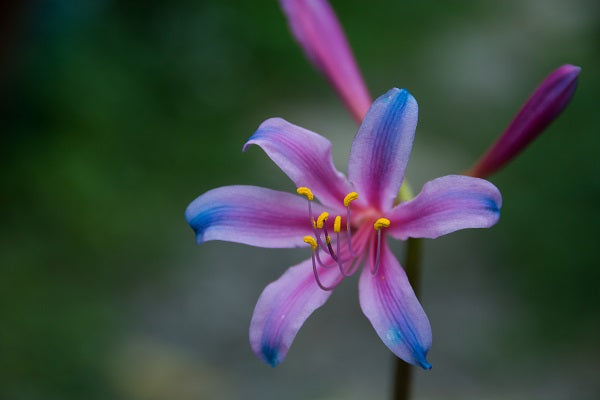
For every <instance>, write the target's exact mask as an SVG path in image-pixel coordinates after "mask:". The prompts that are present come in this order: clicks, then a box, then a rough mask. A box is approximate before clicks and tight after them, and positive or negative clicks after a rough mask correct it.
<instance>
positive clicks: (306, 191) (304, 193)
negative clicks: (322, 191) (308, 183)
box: [296, 186, 315, 201]
mask: <svg viewBox="0 0 600 400" xmlns="http://www.w3.org/2000/svg"><path fill="white" fill-rule="evenodd" d="M296 193H298V194H299V195H301V196H305V197H306V198H307V199H308V200H309V201H312V200H313V199H314V198H315V196H313V193H312V192H311V190H310V189H309V188H307V187H304V186H302V187H299V188H298V189H296Z"/></svg>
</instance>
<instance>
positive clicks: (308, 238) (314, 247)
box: [304, 236, 317, 250]
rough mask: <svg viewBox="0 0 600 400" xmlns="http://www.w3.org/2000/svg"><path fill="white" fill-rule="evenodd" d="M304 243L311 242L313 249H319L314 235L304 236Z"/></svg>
mask: <svg viewBox="0 0 600 400" xmlns="http://www.w3.org/2000/svg"><path fill="white" fill-rule="evenodd" d="M304 243H308V244H310V247H312V249H313V250H316V249H317V241H316V240H315V239H314V238H313V237H312V236H304Z"/></svg>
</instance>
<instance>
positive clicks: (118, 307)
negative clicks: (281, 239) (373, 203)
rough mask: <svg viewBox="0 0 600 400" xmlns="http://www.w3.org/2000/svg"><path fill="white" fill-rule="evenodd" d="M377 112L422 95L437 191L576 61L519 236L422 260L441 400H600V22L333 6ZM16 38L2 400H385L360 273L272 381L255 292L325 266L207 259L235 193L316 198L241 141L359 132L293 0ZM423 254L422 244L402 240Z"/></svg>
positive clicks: (339, 152) (279, 253)
mask: <svg viewBox="0 0 600 400" xmlns="http://www.w3.org/2000/svg"><path fill="white" fill-rule="evenodd" d="M332 4H333V6H334V8H335V9H336V11H337V13H338V15H339V17H340V19H341V21H342V23H343V25H344V27H345V30H346V32H347V35H348V37H349V40H350V42H351V44H352V46H353V48H354V51H355V55H356V57H357V59H358V63H359V65H360V67H361V69H362V71H363V74H364V76H365V79H366V81H367V84H368V85H369V88H370V90H371V92H372V94H373V95H374V96H378V95H380V94H382V93H384V92H385V91H387V90H388V89H389V88H391V87H393V86H397V87H405V88H407V89H408V90H409V91H410V92H411V93H412V94H413V95H414V96H415V97H416V99H417V100H418V102H419V113H420V121H419V126H418V128H417V135H416V139H415V145H414V149H413V154H412V157H411V162H410V163H409V166H408V171H407V173H408V177H409V179H410V180H411V182H412V184H413V186H415V188H416V189H418V188H420V187H421V185H422V184H423V183H424V182H425V181H427V180H429V179H433V178H435V177H437V176H441V175H445V174H449V173H458V172H461V171H463V170H465V169H466V168H468V167H469V166H470V165H471V164H472V163H473V162H474V160H476V159H477V158H478V157H479V156H480V155H481V153H482V152H483V150H485V149H486V148H487V146H488V145H489V144H490V143H491V142H492V141H493V139H494V138H495V137H496V136H497V135H498V134H499V133H500V132H501V131H502V130H503V129H504V128H505V126H506V125H507V124H508V122H509V121H510V119H511V118H512V116H513V115H514V113H515V112H516V111H517V110H518V108H519V107H520V105H521V104H522V103H523V102H524V100H525V99H526V98H527V97H528V95H529V94H530V92H531V91H532V90H533V89H534V88H535V87H536V85H537V84H538V83H539V82H541V80H542V79H543V78H544V77H545V76H546V75H547V74H548V73H550V72H551V71H552V70H553V69H555V68H556V67H558V66H560V65H562V64H565V63H572V64H575V65H579V66H581V67H582V68H583V69H582V73H581V75H580V81H579V87H578V90H577V92H576V93H575V96H574V98H573V101H572V103H571V104H570V105H569V107H568V108H567V110H566V111H565V112H564V114H563V115H562V116H561V117H560V118H559V119H558V120H557V121H556V122H555V123H554V124H553V125H552V126H551V127H550V128H549V129H548V130H547V132H546V133H545V134H544V135H543V136H542V137H540V138H539V139H538V140H537V141H536V142H535V143H534V144H533V145H532V146H531V147H530V148H528V149H527V150H526V151H525V152H524V153H523V154H522V155H521V156H520V157H519V158H518V159H517V160H516V161H514V162H513V163H512V164H511V165H510V166H509V167H508V168H506V169H505V170H503V171H502V172H500V173H498V174H497V175H495V176H494V177H492V179H491V180H492V181H493V182H494V183H495V184H496V185H497V186H498V187H499V188H500V190H501V191H502V194H503V199H504V205H503V208H502V217H501V220H500V223H499V224H498V225H497V226H495V227H494V228H493V229H491V230H474V231H464V232H458V233H456V234H453V235H450V236H448V237H444V238H441V239H438V240H435V241H427V242H426V243H425V256H424V271H423V274H424V275H423V282H422V301H423V305H424V307H425V309H426V311H427V313H428V315H429V318H430V320H431V324H432V327H433V335H434V344H433V347H432V349H431V352H430V355H429V360H430V362H431V363H432V364H433V366H434V368H433V370H431V371H429V372H423V371H418V372H417V375H416V388H415V397H416V398H423V399H425V398H426V399H481V398H485V399H509V398H510V399H566V398H573V399H597V398H598V396H599V395H600V384H599V382H598V379H597V378H598V374H599V373H600V363H599V361H598V360H599V357H600V348H599V346H598V344H599V343H598V337H599V326H600V309H599V305H600V294H599V293H600V289H599V283H600V272H599V271H600V269H599V262H598V255H597V254H598V239H599V236H600V235H599V233H600V228H599V227H600V207H599V206H598V201H599V198H600V177H599V176H600V168H599V164H598V149H599V145H600V136H599V135H598V133H599V129H598V128H599V126H600V123H599V122H600V121H599V119H600V118H599V115H600V114H599V113H598V92H599V90H600V82H599V78H598V70H599V68H600V54H599V51H598V49H600V43H599V42H600V41H599V39H598V38H599V37H600V29H599V28H600V24H599V19H600V18H599V5H598V2H596V1H593V0H571V1H566V0H563V1H561V0H509V1H502V2H499V1H474V0H473V1H433V0H421V1H415V0H407V1H385V2H384V1H382V2H377V3H369V4H370V5H369V6H366V5H365V4H366V3H364V2H362V1H349V2H343V1H332ZM3 7H4V11H3V13H2V17H1V19H2V23H1V28H2V29H0V35H1V38H0V43H1V46H2V47H1V49H0V57H2V58H1V64H0V117H1V119H0V123H1V125H0V126H1V127H2V128H1V133H2V134H1V138H0V183H1V186H2V189H1V193H2V196H1V197H0V217H1V221H2V222H1V223H0V267H1V276H0V317H1V320H0V321H1V322H0V398H2V399H15V400H25V399H27V400H29V399H31V400H33V399H45V400H53V399H134V400H135V399H140V400H146V399H199V398H201V399H215V398H216V399H220V398H223V399H241V398H245V399H282V398H285V399H308V398H311V399H314V398H318V399H364V398H367V397H369V398H386V396H387V393H388V391H389V389H390V385H391V372H392V366H393V361H394V360H393V356H392V354H391V353H390V352H389V351H388V350H387V349H386V348H385V346H384V345H383V344H382V343H381V342H380V341H379V339H378V338H377V336H376V335H375V333H374V332H373V330H372V328H371V327H370V325H369V323H368V321H367V320H366V318H364V317H363V315H362V313H361V311H360V309H359V307H358V301H357V294H356V292H357V290H356V286H357V285H356V278H353V279H350V280H349V281H348V282H345V283H344V284H343V285H342V286H341V287H340V288H339V289H338V290H337V291H336V293H335V294H334V295H333V296H332V298H331V299H330V301H329V303H328V304H327V306H326V307H324V308H323V309H321V310H319V311H318V312H316V313H315V315H314V316H313V317H311V318H310V319H309V320H308V322H307V324H306V325H305V327H304V328H303V329H302V330H301V331H300V333H299V335H298V337H297V339H296V341H295V343H294V346H293V347H292V348H291V350H290V353H289V354H288V358H287V359H286V361H285V362H284V363H283V364H281V365H280V366H278V367H277V368H276V369H272V368H270V367H268V366H266V365H264V364H262V363H261V362H260V361H258V360H257V359H256V358H255V357H254V355H253V354H252V352H251V350H250V347H249V344H248V339H247V336H248V331H247V330H248V324H249V321H250V317H251V315H252V310H253V307H254V304H255V301H256V299H257V298H258V296H259V294H260V292H261V291H262V289H263V287H264V286H266V284H267V283H269V282H270V281H272V280H274V279H276V278H277V277H278V276H279V275H280V274H281V273H283V271H284V270H285V268H287V267H288V266H290V265H293V264H296V263H297V262H299V261H300V260H302V259H304V258H306V257H307V256H308V253H307V252H306V251H303V250H294V251H288V250H265V249H257V248H251V247H245V246H242V245H237V244H229V243H216V242H212V243H207V244H205V245H203V246H201V247H197V246H195V242H194V235H193V233H192V231H191V230H190V229H189V227H188V226H187V224H186V223H185V220H184V218H183V211H184V209H185V207H186V206H187V204H188V203H189V202H190V201H192V200H193V199H194V198H195V197H196V196H198V195H200V194H201V193H203V192H204V191H206V190H208V189H211V188H213V187H217V186H222V185H228V184H255V185H261V186H266V187H270V188H276V189H280V190H286V191H290V192H291V191H293V190H294V186H293V185H292V184H291V182H289V181H288V180H287V178H286V177H285V176H284V175H283V173H281V172H280V171H279V170H278V169H277V168H276V167H275V166H274V165H273V164H272V163H271V162H270V160H268V158H267V157H266V156H265V155H264V154H263V153H262V152H261V151H259V150H251V151H249V152H248V153H245V154H242V153H241V148H242V145H243V143H244V142H245V140H246V139H247V138H248V137H249V136H250V135H251V134H252V133H253V132H254V130H255V129H256V127H257V126H258V125H259V124H260V122H262V121H263V120H265V119H266V118H268V117H273V116H281V117H283V118H286V119H288V120H289V121H291V122H294V123H296V124H299V125H301V126H304V127H306V128H308V129H311V130H314V131H316V132H319V133H321V134H323V135H325V136H327V137H328V138H330V139H331V140H332V142H333V143H334V158H335V160H336V163H337V165H338V167H339V168H340V169H341V170H343V171H345V169H346V168H345V164H346V161H347V154H348V151H349V148H350V143H351V140H352V137H353V136H354V134H355V132H356V127H355V126H354V124H353V122H352V120H351V118H350V116H349V114H348V113H347V112H346V110H345V109H344V108H343V107H342V105H341V102H340V101H339V100H338V99H337V98H336V96H335V94H334V93H333V92H332V90H331V89H330V88H329V86H328V85H327V83H326V82H325V80H324V79H323V78H322V77H321V76H320V75H319V74H318V73H317V72H316V71H315V70H314V69H313V68H312V67H311V66H310V65H309V64H308V62H307V61H306V60H305V58H304V57H303V54H302V53H301V51H300V49H299V48H298V46H297V45H296V44H295V42H294V41H293V39H292V38H291V35H290V34H289V33H288V29H287V26H286V22H285V19H284V17H283V15H282V13H281V11H280V10H279V7H278V5H277V3H276V2H275V1H266V0H262V1H253V2H241V1H240V2H224V1H171V2H159V1H121V2H119V1H109V0H99V1H67V0H65V1H58V0H55V1H23V2H17V1H15V2H7V3H6V5H5V6H3ZM396 253H397V255H398V256H399V257H400V258H401V259H402V257H403V248H402V246H398V247H397V248H396Z"/></svg>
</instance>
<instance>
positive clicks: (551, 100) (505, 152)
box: [469, 64, 581, 178]
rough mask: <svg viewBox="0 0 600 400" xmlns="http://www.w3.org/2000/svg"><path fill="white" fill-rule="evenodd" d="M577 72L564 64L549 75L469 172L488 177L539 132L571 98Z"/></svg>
mask: <svg viewBox="0 0 600 400" xmlns="http://www.w3.org/2000/svg"><path fill="white" fill-rule="evenodd" d="M580 71H581V68H580V67H576V66H574V65H568V64H567V65H563V66H562V67H559V68H557V69H556V70H555V71H554V72H552V73H551V74H550V75H548V76H547V77H546V79H544V81H543V82H542V83H541V84H540V85H539V86H538V87H537V88H536V89H535V91H534V92H533V94H532V95H531V97H530V98H529V99H528V100H527V101H526V102H525V104H524V105H523V107H521V109H520V110H519V112H518V113H517V115H516V116H515V118H514V119H513V120H512V122H511V123H510V125H509V126H508V128H506V130H505V131H504V133H503V134H502V135H501V136H500V137H499V138H498V140H497V141H496V142H495V143H494V144H493V145H492V146H491V147H490V149H489V150H488V151H487V152H486V153H485V155H484V156H483V157H482V158H481V159H480V160H479V161H478V162H477V163H476V164H475V165H474V166H473V168H471V170H470V171H469V175H471V176H477V177H480V178H485V177H488V176H490V175H491V174H493V173H494V172H496V171H497V170H499V169H500V168H502V167H503V166H504V165H505V164H506V163H508V162H509V161H510V160H512V159H513V157H515V156H516V155H517V154H519V153H520V152H521V151H522V150H523V149H524V148H525V147H527V146H528V145H529V143H531V141H533V140H534V139H535V138H536V137H537V136H538V135H539V134H540V133H542V132H543V131H544V129H546V127H547V126H548V125H550V123H551V122H552V121H554V119H555V118H556V117H558V116H559V115H560V113H561V112H562V111H563V110H564V109H565V107H566V106H567V104H569V101H571V97H573V94H574V93H575V88H576V87H577V77H578V76H579V72H580Z"/></svg>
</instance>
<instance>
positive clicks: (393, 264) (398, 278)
mask: <svg viewBox="0 0 600 400" xmlns="http://www.w3.org/2000/svg"><path fill="white" fill-rule="evenodd" d="M372 247H374V246H372ZM374 253H375V250H374V249H373V248H371V252H370V254H369V256H368V257H367V260H366V262H365V267H364V269H363V272H362V274H361V276H360V282H359V298H360V306H361V308H362V310H363V312H364V313H365V315H366V316H367V318H368V319H369V321H371V324H372V325H373V328H375V331H376V332H377V335H379V337H380V338H381V340H382V341H383V343H384V344H385V345H386V346H387V347H389V349H390V350H391V351H392V352H393V353H394V354H395V355H397V356H398V357H400V358H401V359H403V360H404V361H406V362H408V363H410V364H413V365H418V366H420V367H422V368H424V369H431V364H429V363H428V362H427V359H426V356H427V352H428V351H429V348H430V347H431V326H430V325H429V320H428V319H427V315H425V311H423V307H421V304H420V303H419V301H418V300H417V297H416V296H415V293H414V291H413V290H412V287H411V286H410V283H409V282H408V278H407V277H406V273H405V272H404V269H402V267H401V266H400V264H399V263H398V261H397V260H396V257H394V255H393V254H392V252H391V251H390V249H389V247H388V245H387V242H386V241H385V240H382V241H381V260H380V265H379V269H378V270H377V274H375V275H373V274H372V273H371V271H374V270H375V268H374V264H375V258H376V257H375V254H374Z"/></svg>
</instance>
